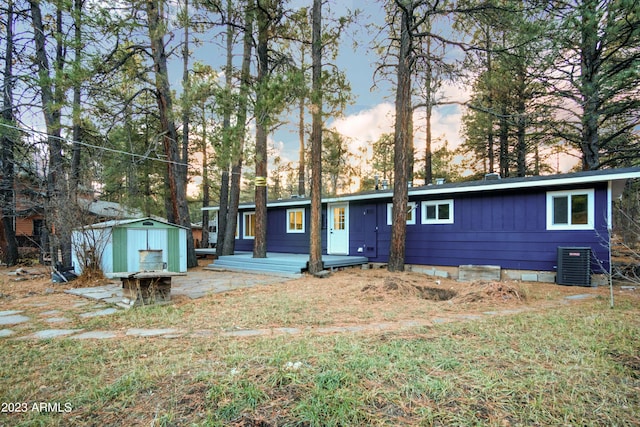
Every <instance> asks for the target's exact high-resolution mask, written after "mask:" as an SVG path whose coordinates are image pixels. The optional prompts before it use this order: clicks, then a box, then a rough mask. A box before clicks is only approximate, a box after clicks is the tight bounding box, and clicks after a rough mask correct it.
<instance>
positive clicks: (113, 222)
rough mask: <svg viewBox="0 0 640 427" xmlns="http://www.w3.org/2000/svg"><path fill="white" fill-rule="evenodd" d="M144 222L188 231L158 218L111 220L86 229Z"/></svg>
mask: <svg viewBox="0 0 640 427" xmlns="http://www.w3.org/2000/svg"><path fill="white" fill-rule="evenodd" d="M144 221H156V222H159V223H162V224H165V225H170V226H172V227H178V228H184V229H186V230H188V229H189V228H188V227H183V226H182V225H178V224H172V223H170V222H168V221H166V220H164V219H160V218H152V217H144V218H133V219H113V220H110V221H104V222H98V223H95V224H91V225H89V226H87V228H110V227H119V226H122V225H128V224H134V223H136V222H144Z"/></svg>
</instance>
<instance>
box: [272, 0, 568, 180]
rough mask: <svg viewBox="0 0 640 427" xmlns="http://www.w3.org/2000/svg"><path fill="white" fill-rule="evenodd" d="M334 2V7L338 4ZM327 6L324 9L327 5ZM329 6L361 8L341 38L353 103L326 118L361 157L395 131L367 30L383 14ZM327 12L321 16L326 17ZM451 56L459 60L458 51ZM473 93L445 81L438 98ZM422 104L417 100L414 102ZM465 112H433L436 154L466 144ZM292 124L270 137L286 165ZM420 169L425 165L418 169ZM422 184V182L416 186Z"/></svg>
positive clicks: (365, 6) (563, 165)
mask: <svg viewBox="0 0 640 427" xmlns="http://www.w3.org/2000/svg"><path fill="white" fill-rule="evenodd" d="M334 3H336V4H334ZM310 4H311V0H295V1H294V2H293V5H294V6H296V5H298V6H302V5H304V6H310ZM323 7H324V6H323ZM330 8H331V9H332V11H333V12H334V13H335V14H336V15H340V14H341V13H344V12H345V11H346V9H351V10H353V9H356V8H358V9H361V10H362V11H363V15H362V16H361V19H359V21H358V22H359V24H358V25H355V26H354V27H352V28H351V31H349V32H348V34H346V36H345V37H344V38H343V40H342V42H343V44H342V47H341V50H340V54H339V56H338V59H337V65H338V67H339V68H340V69H341V70H343V71H344V72H346V74H347V78H348V81H349V83H350V85H351V88H352V93H353V96H354V103H353V104H351V105H349V106H347V108H346V111H345V114H344V116H343V117H340V118H336V119H330V120H328V127H329V128H333V129H335V130H337V131H339V133H340V134H342V135H343V136H345V137H346V138H347V140H348V141H349V145H350V147H351V152H352V153H357V152H358V149H359V148H362V147H369V153H370V152H371V150H370V147H371V145H372V144H373V142H375V141H376V140H377V139H379V137H380V136H381V135H382V134H384V133H393V129H394V85H393V82H391V81H388V80H387V81H385V80H382V79H379V78H378V79H376V81H375V86H374V73H375V69H376V67H377V65H378V64H379V62H380V60H381V58H379V57H377V56H376V53H375V50H374V49H373V48H372V46H371V42H372V40H373V37H374V36H373V34H372V33H371V32H369V31H367V30H366V29H365V28H364V25H363V24H365V23H375V24H382V23H383V21H384V11H383V10H382V8H381V2H380V1H377V0H350V1H349V0H347V1H343V2H340V1H335V2H332V4H331V5H330ZM324 10H325V9H323V13H324ZM436 25H439V26H443V25H444V28H443V32H444V33H443V34H445V35H447V34H446V33H447V32H451V30H450V29H449V27H448V23H444V24H440V23H437V24H436ZM436 28H437V27H436ZM353 40H356V41H357V42H358V43H359V47H358V48H355V49H354V48H353V46H352V41H353ZM448 55H458V57H460V56H461V54H460V51H457V52H455V51H454V52H453V53H451V54H448ZM470 95H471V94H470V91H469V89H468V88H467V87H464V86H463V85H462V84H460V83H454V82H451V81H449V82H444V84H443V86H442V88H441V89H440V91H439V93H438V94H436V96H437V97H438V98H439V99H440V100H442V101H453V102H457V103H463V102H465V101H467V100H469V99H470ZM419 101H420V100H418V99H416V98H414V102H419ZM465 110H466V108H465V107H464V106H462V105H457V104H451V105H446V106H441V107H436V108H434V111H433V113H432V114H433V115H432V119H431V125H432V140H433V146H432V149H433V150H434V151H435V150H437V149H438V148H440V147H442V146H443V145H444V143H445V142H446V143H447V144H448V147H449V149H455V148H457V147H458V146H460V144H461V143H462V142H463V138H462V135H461V120H462V117H463V114H464V113H465ZM284 119H285V120H286V121H289V122H290V125H285V126H283V128H282V129H281V130H279V131H277V132H275V133H273V134H272V135H270V137H271V142H272V144H273V146H274V147H275V148H276V149H277V150H278V155H279V156H280V157H281V160H282V162H283V163H286V162H289V161H290V162H292V163H293V164H296V165H297V163H298V150H299V141H298V133H297V120H298V119H297V111H293V112H292V113H291V116H290V117H286V116H285V117H284ZM414 123H415V130H414V146H415V148H416V151H417V157H416V158H417V159H420V158H423V157H424V154H423V153H424V148H425V139H426V136H425V128H424V124H425V118H424V112H423V111H417V112H416V113H415V114H414ZM576 162H577V161H576V159H575V158H574V157H569V156H567V157H562V158H560V159H558V166H559V169H560V172H568V171H569V170H570V169H571V168H572V167H574V165H575V164H576ZM418 167H421V165H420V166H418ZM417 184H421V183H417Z"/></svg>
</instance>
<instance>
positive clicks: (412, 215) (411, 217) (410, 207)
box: [387, 202, 416, 225]
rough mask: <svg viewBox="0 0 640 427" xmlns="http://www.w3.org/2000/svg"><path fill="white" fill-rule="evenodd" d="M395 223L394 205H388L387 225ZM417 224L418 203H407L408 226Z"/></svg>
mask: <svg viewBox="0 0 640 427" xmlns="http://www.w3.org/2000/svg"><path fill="white" fill-rule="evenodd" d="M392 223H393V203H387V225H391V224H392ZM415 223H416V202H409V203H407V225H413V224H415Z"/></svg>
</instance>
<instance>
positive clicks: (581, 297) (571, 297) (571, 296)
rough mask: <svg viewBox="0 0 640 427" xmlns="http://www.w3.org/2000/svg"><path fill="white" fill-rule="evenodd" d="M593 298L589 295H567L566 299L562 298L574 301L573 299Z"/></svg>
mask: <svg viewBox="0 0 640 427" xmlns="http://www.w3.org/2000/svg"><path fill="white" fill-rule="evenodd" d="M593 297H594V295H591V294H579V295H569V296H568V297H564V298H565V299H571V300H575V299H588V298H593Z"/></svg>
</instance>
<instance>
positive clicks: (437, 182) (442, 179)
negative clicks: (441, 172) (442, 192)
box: [436, 178, 445, 185]
mask: <svg viewBox="0 0 640 427" xmlns="http://www.w3.org/2000/svg"><path fill="white" fill-rule="evenodd" d="M444 181H445V179H444V178H436V185H442V184H444Z"/></svg>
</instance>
